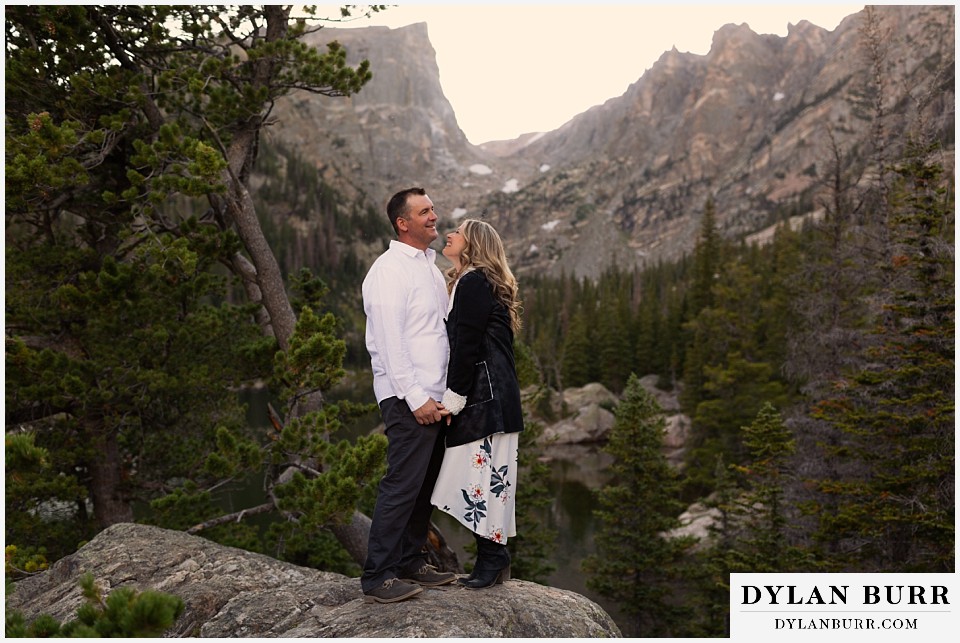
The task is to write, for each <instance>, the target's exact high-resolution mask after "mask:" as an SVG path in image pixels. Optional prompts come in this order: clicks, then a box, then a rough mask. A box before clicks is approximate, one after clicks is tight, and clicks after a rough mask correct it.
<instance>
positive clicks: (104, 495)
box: [88, 435, 133, 529]
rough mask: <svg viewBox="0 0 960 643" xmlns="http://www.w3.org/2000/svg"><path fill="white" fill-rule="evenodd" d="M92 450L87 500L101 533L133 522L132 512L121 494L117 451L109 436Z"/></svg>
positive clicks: (112, 438)
mask: <svg viewBox="0 0 960 643" xmlns="http://www.w3.org/2000/svg"><path fill="white" fill-rule="evenodd" d="M99 442H100V443H99V444H98V445H97V448H96V449H95V454H94V457H93V460H92V461H90V463H89V464H88V466H89V468H90V496H91V499H92V500H93V515H94V517H95V518H96V520H97V524H98V525H99V526H100V528H101V529H106V528H107V527H109V526H110V525H115V524H117V523H121V522H133V508H132V507H131V506H130V503H129V502H127V501H126V500H125V499H124V498H123V496H122V493H121V480H120V472H121V470H122V463H121V461H120V449H119V447H118V446H117V441H116V439H115V438H114V436H112V435H106V436H103V437H102V438H101V439H100V441H99Z"/></svg>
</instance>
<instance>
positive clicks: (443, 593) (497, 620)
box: [7, 524, 621, 638]
mask: <svg viewBox="0 0 960 643" xmlns="http://www.w3.org/2000/svg"><path fill="white" fill-rule="evenodd" d="M87 572H90V573H91V574H92V575H93V577H94V579H95V580H96V581H97V582H98V583H99V584H100V586H101V587H102V588H103V589H104V594H107V593H108V592H109V591H110V590H111V589H114V588H117V587H132V588H134V589H136V590H137V591H144V590H148V589H151V590H156V591H161V592H165V593H168V594H173V595H176V596H179V597H180V598H181V599H183V601H184V603H185V605H186V608H185V611H184V613H183V614H182V615H181V616H180V618H179V619H178V620H177V621H176V623H175V624H174V626H173V628H172V629H171V630H170V631H168V632H167V633H166V635H165V636H167V637H204V638H207V637H214V638H248V637H256V638H273V637H285V638H287V637H288V638H305V637H347V638H366V637H376V638H394V637H416V638H444V637H456V638H464V637H483V638H503V637H509V638H539V637H542V638H581V637H582V638H587V637H591V638H592V637H619V636H620V635H621V634H620V630H619V628H617V626H616V625H615V624H614V622H613V620H612V619H611V618H610V617H609V616H608V615H607V613H606V612H604V611H603V610H602V609H601V608H600V607H599V606H598V605H596V604H595V603H593V602H592V601H590V600H588V599H586V598H584V597H582V596H580V595H578V594H575V593H573V592H568V591H564V590H559V589H554V588H551V587H545V586H543V585H538V584H536V583H530V582H525V581H522V580H510V581H507V582H506V583H504V584H503V585H498V586H496V587H493V588H490V589H487V590H483V591H470V590H468V589H464V588H462V587H460V586H445V587H440V588H432V589H425V590H424V591H423V592H422V593H421V594H419V595H418V596H417V597H415V598H413V599H410V600H406V601H403V602H400V603H394V604H388V605H379V604H368V603H364V602H363V600H362V594H361V593H360V581H359V580H358V579H356V578H348V577H346V576H341V575H340V574H333V573H330V572H322V571H319V570H316V569H309V568H305V567H298V566H296V565H291V564H289V563H283V562H280V561H278V560H274V559H272V558H269V557H267V556H262V555H260V554H254V553H250V552H247V551H243V550H241V549H235V548H232V547H224V546H222V545H217V544H215V543H213V542H210V541H208V540H206V539H204V538H200V537H197V536H189V535H187V534H185V533H183V532H179V531H170V530H166V529H160V528H157V527H148V526H144V525H135V524H119V525H114V526H112V527H110V528H108V529H106V530H104V531H102V532H100V534H98V535H97V536H96V538H94V539H93V540H91V541H90V542H89V543H88V544H87V545H85V546H84V547H82V548H81V549H80V550H79V551H77V552H76V553H75V554H72V555H70V556H67V557H66V558H63V559H61V560H59V561H57V562H56V563H55V564H54V565H53V566H52V567H51V568H50V569H49V570H48V571H46V572H43V573H41V574H38V575H37V576H33V577H31V578H27V579H25V580H22V581H20V582H19V583H17V585H16V586H15V589H14V591H13V592H12V594H10V595H8V596H7V609H8V610H19V611H21V612H22V613H23V614H24V616H25V617H26V618H27V619H28V620H32V619H33V618H36V616H38V615H39V614H49V615H51V616H53V617H54V618H56V619H57V620H58V621H60V622H66V621H68V620H72V619H74V618H76V611H77V608H78V607H79V606H80V605H82V604H83V601H84V599H83V597H82V595H81V591H80V585H79V579H80V577H81V576H82V575H83V574H84V573H87Z"/></svg>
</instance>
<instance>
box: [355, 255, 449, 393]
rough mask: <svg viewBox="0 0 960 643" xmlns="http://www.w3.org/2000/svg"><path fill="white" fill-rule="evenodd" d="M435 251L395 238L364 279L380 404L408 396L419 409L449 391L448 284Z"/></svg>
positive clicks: (369, 347)
mask: <svg viewBox="0 0 960 643" xmlns="http://www.w3.org/2000/svg"><path fill="white" fill-rule="evenodd" d="M436 256H437V253H436V252H435V251H434V250H433V249H431V248H427V250H426V252H424V251H422V250H418V249H416V248H414V247H413V246H410V245H407V244H405V243H402V242H400V241H397V240H392V241H390V247H389V248H388V249H387V251H386V252H384V253H383V254H382V255H380V256H379V257H378V258H377V260H376V261H374V262H373V265H372V266H370V271H369V272H367V276H366V277H365V278H364V280H363V311H364V313H366V316H367V327H366V342H367V350H368V351H369V352H370V364H371V366H372V367H373V392H374V394H375V395H376V398H377V403H378V404H379V403H380V402H382V401H383V400H385V399H386V398H388V397H392V396H396V397H398V398H400V399H402V400H406V402H407V406H409V407H410V410H411V411H415V410H416V409H418V408H420V407H421V406H423V405H424V404H426V402H427V400H428V399H430V398H433V399H434V400H440V399H441V398H442V397H443V392H444V390H445V389H446V379H447V376H446V374H447V360H448V358H449V354H450V346H449V344H448V343H447V327H446V324H445V323H444V318H445V317H446V313H447V304H448V300H449V297H448V296H447V287H446V282H445V281H444V279H443V275H441V274H440V269H439V268H437V265H436V263H435V261H436Z"/></svg>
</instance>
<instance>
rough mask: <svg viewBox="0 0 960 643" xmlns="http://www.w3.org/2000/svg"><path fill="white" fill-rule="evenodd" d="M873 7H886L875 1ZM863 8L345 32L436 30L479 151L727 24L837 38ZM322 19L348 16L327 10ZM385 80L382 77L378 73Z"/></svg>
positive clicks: (618, 9) (626, 9)
mask: <svg viewBox="0 0 960 643" xmlns="http://www.w3.org/2000/svg"><path fill="white" fill-rule="evenodd" d="M872 4H883V3H877V2H874V3H872ZM863 8H864V5H855V4H829V3H812V4H778V3H771V2H766V3H752V4H707V3H691V2H683V1H680V2H677V1H675V2H672V3H670V4H666V3H648V2H624V1H621V2H613V3H606V4H587V3H585V2H582V1H581V2H565V1H563V0H561V1H554V2H542V1H541V2H526V3H524V4H517V5H514V4H509V3H505V2H486V3H457V2H416V3H412V2H411V3H405V2H402V3H399V4H397V5H394V6H390V7H389V8H388V9H386V10H385V11H382V12H380V13H377V14H374V15H373V17H372V18H370V19H366V18H361V19H358V20H355V21H353V22H350V23H348V24H336V25H334V24H331V25H330V26H336V27H364V26H373V25H381V26H387V27H391V28H396V27H402V26H406V25H410V24H414V23H417V22H425V23H427V33H428V35H429V38H430V43H431V44H432V45H433V48H434V49H435V50H436V52H437V65H438V67H439V68H440V84H441V86H442V87H443V93H444V95H445V96H446V97H447V100H449V101H450V104H451V105H452V106H453V111H454V113H455V114H456V116H457V123H458V124H459V125H460V129H462V130H463V132H464V134H465V135H466V136H467V139H468V140H469V141H470V142H471V143H473V144H475V145H479V144H480V143H485V142H487V141H491V140H505V139H513V138H516V137H517V136H519V135H521V134H524V133H527V132H547V131H552V130H554V129H557V128H558V127H560V126H561V125H563V124H564V123H566V122H568V121H570V120H571V119H572V118H573V117H575V116H576V115H577V114H580V113H582V112H585V111H586V110H588V109H590V108H591V107H593V106H595V105H600V104H603V103H604V102H606V101H607V100H608V99H610V98H616V97H619V96H621V95H623V93H624V92H625V91H626V90H627V88H628V87H629V86H630V85H631V84H632V83H634V82H636V81H637V80H639V79H640V77H641V76H642V75H643V74H644V72H645V71H646V70H648V69H649V68H650V67H652V66H653V64H654V63H655V62H656V61H657V60H658V59H659V58H660V56H661V55H662V54H663V53H664V52H666V51H669V50H671V49H673V48H674V47H676V48H677V50H678V51H680V52H687V53H691V54H697V55H704V54H706V53H708V52H709V51H710V45H711V43H712V41H713V34H714V32H716V31H717V30H718V29H719V28H720V27H722V26H723V25H726V24H737V25H739V24H744V23H745V24H747V25H748V26H749V27H750V28H751V29H752V30H753V31H754V32H756V33H758V34H776V35H779V36H785V35H786V34H787V25H788V24H794V25H795V24H797V23H799V22H800V21H802V20H807V21H809V22H811V23H813V24H815V25H817V26H818V27H822V28H824V29H826V30H828V31H833V30H834V29H836V27H837V25H839V24H840V22H841V21H842V20H843V19H844V18H845V17H847V16H849V15H851V14H854V13H857V12H859V11H862V10H863ZM317 15H318V16H324V15H331V16H338V15H339V12H338V10H336V9H333V10H332V11H331V10H330V9H328V8H327V7H326V6H323V5H322V6H321V7H320V8H319V11H318V13H317ZM373 71H374V73H376V69H374V70H373Z"/></svg>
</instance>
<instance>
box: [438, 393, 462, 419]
mask: <svg viewBox="0 0 960 643" xmlns="http://www.w3.org/2000/svg"><path fill="white" fill-rule="evenodd" d="M440 403H441V404H443V407H444V408H445V409H447V410H448V411H450V412H451V413H453V414H454V415H456V414H457V413H459V412H460V411H462V410H463V407H465V406H466V405H467V398H466V397H464V396H463V395H458V394H457V393H454V392H453V391H451V390H450V389H447V390H446V391H444V392H443V399H442V400H440Z"/></svg>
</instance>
